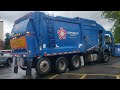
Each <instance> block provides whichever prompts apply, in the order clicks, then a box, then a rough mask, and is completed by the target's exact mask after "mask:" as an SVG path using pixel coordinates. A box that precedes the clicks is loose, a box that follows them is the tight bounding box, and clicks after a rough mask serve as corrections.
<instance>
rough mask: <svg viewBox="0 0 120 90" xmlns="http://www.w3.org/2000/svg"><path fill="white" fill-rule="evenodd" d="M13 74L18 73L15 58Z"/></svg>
mask: <svg viewBox="0 0 120 90" xmlns="http://www.w3.org/2000/svg"><path fill="white" fill-rule="evenodd" d="M14 73H16V74H17V73H18V66H17V57H15V65H14Z"/></svg>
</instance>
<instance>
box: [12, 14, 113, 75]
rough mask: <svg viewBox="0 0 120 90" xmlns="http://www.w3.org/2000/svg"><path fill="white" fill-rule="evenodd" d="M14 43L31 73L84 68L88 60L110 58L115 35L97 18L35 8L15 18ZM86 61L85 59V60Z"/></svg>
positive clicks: (17, 59)
mask: <svg viewBox="0 0 120 90" xmlns="http://www.w3.org/2000/svg"><path fill="white" fill-rule="evenodd" d="M10 45H11V47H12V53H13V56H14V58H15V65H14V72H15V73H17V72H18V67H20V68H21V69H23V70H26V75H31V72H32V68H35V69H36V71H37V73H38V74H40V75H44V74H48V73H49V72H51V71H54V72H56V73H64V72H66V71H67V70H68V69H69V70H77V69H80V67H81V65H84V64H83V61H84V63H86V62H94V61H98V62H103V63H107V62H108V61H109V56H110V55H111V54H112V50H113V47H114V42H113V36H112V34H111V32H110V31H106V30H105V29H104V28H103V27H102V26H101V25H99V24H97V23H96V21H93V20H88V19H83V18H79V17H75V18H66V17H61V16H56V17H54V16H50V15H46V14H45V13H43V12H31V13H28V14H27V15H25V16H23V17H21V18H19V19H18V20H16V21H15V22H14V26H13V29H12V31H11V37H10ZM81 62H82V63H81Z"/></svg>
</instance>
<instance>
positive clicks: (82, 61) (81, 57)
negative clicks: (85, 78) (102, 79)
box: [80, 56, 84, 66]
mask: <svg viewBox="0 0 120 90" xmlns="http://www.w3.org/2000/svg"><path fill="white" fill-rule="evenodd" d="M80 59H81V66H84V58H83V56H80Z"/></svg>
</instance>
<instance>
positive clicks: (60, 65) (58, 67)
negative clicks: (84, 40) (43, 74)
mask: <svg viewBox="0 0 120 90" xmlns="http://www.w3.org/2000/svg"><path fill="white" fill-rule="evenodd" d="M67 67H68V62H67V60H66V58H64V57H59V58H58V59H57V60H56V63H55V71H56V72H57V73H59V74H61V73H64V72H66V71H67Z"/></svg>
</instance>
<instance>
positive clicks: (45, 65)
mask: <svg viewBox="0 0 120 90" xmlns="http://www.w3.org/2000/svg"><path fill="white" fill-rule="evenodd" d="M40 69H41V71H42V72H46V71H47V70H48V69H49V63H48V62H47V61H46V60H44V61H42V62H41V63H40Z"/></svg>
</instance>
